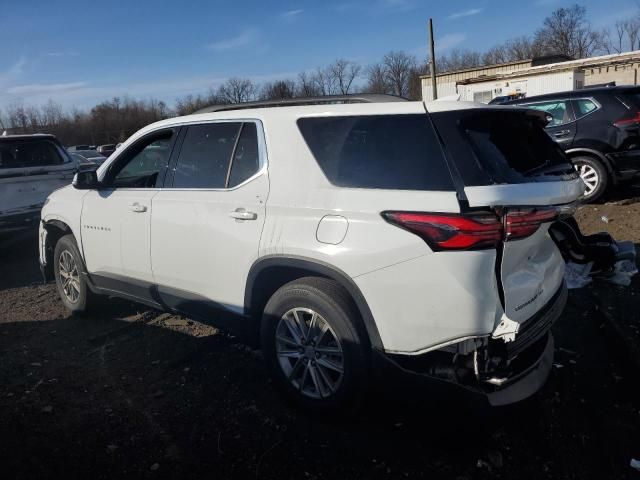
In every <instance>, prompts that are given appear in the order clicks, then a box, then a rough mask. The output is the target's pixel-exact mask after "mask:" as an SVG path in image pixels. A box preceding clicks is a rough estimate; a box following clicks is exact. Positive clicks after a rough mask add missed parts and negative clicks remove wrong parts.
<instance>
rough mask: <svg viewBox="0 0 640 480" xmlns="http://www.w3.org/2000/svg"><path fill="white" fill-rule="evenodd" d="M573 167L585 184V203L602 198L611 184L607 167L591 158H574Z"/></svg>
mask: <svg viewBox="0 0 640 480" xmlns="http://www.w3.org/2000/svg"><path fill="white" fill-rule="evenodd" d="M571 161H572V163H573V166H574V167H575V169H576V171H577V172H578V174H579V175H580V178H581V179H582V181H583V182H584V184H585V191H584V196H583V197H582V199H583V200H584V202H593V201H595V200H597V199H598V198H600V197H601V196H602V195H603V194H604V192H605V191H606V189H607V185H608V184H609V175H608V173H607V169H606V167H605V166H604V165H603V164H602V162H600V161H599V160H596V159H594V158H591V157H574V158H572V159H571Z"/></svg>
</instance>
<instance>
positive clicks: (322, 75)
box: [311, 67, 337, 95]
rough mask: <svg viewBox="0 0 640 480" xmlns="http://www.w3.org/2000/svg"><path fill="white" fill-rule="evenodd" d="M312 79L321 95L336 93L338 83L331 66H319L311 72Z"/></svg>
mask: <svg viewBox="0 0 640 480" xmlns="http://www.w3.org/2000/svg"><path fill="white" fill-rule="evenodd" d="M311 81H312V83H313V86H314V88H315V89H316V91H317V92H318V94H319V95H335V94H336V93H337V90H336V88H337V84H336V81H335V78H334V76H333V74H332V73H331V70H330V69H329V67H326V68H322V67H318V68H316V69H315V71H314V72H313V73H312V74H311Z"/></svg>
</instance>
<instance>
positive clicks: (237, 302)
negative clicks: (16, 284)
mask: <svg viewBox="0 0 640 480" xmlns="http://www.w3.org/2000/svg"><path fill="white" fill-rule="evenodd" d="M365 100H366V99H365ZM374 100H376V98H374ZM378 100H379V99H378ZM298 102H299V103H304V102H300V101H298ZM351 102H352V101H351V100H347V101H345V102H343V103H341V104H336V103H332V104H310V105H304V104H303V105H300V104H298V105H296V104H294V105H289V106H283V105H282V104H278V105H279V106H277V107H275V106H270V107H271V108H269V107H264V106H263V107H260V106H256V105H249V106H247V105H239V106H231V107H224V108H222V109H220V108H219V109H215V108H213V109H211V110H212V111H210V112H204V113H199V114H194V115H190V116H186V117H180V118H172V119H169V120H164V121H161V122H158V123H155V124H153V125H150V126H148V127H146V128H143V129H142V130H140V131H139V132H138V133H136V134H135V135H133V136H132V137H131V138H130V139H129V140H128V141H127V142H126V143H125V144H123V146H122V147H121V148H119V149H118V150H117V151H116V152H115V153H114V154H113V155H112V156H111V157H110V158H109V159H108V160H107V161H106V162H105V163H104V164H103V165H102V166H101V167H100V168H99V169H98V170H97V172H80V173H78V174H77V176H76V178H75V179H74V184H73V186H69V187H66V188H63V189H61V190H58V191H56V192H55V193H53V194H52V195H51V196H50V197H49V199H48V202H47V204H46V205H45V207H44V208H43V210H42V221H41V227H40V262H41V265H42V268H43V271H44V273H45V275H49V276H50V277H51V276H55V279H56V282H57V285H58V290H59V292H60V297H61V299H62V302H63V303H64V304H65V305H66V306H67V307H68V308H69V309H71V310H72V311H73V312H75V313H82V312H85V311H86V310H88V309H90V308H91V307H92V305H93V304H94V301H95V295H97V294H100V295H113V296H120V297H125V298H128V299H131V300H135V301H139V302H143V303H145V304H147V305H150V306H152V307H155V308H158V309H163V310H167V311H171V312H179V313H181V314H185V315H187V316H190V317H193V318H196V319H201V320H204V321H211V322H215V323H217V324H218V325H220V326H223V327H227V328H230V329H232V330H236V331H240V332H242V333H244V334H246V336H247V338H248V341H250V342H252V343H253V344H256V345H260V346H261V348H262V349H263V352H264V358H265V362H266V363H267V365H268V367H269V369H270V372H271V374H272V376H273V379H274V382H275V384H276V385H277V386H278V387H279V388H280V389H281V390H282V391H283V392H284V393H285V394H287V395H288V396H289V397H291V398H292V399H294V400H295V401H296V402H297V403H299V404H302V405H303V406H305V407H307V408H311V409H327V408H329V409H331V408H337V407H344V406H346V405H347V404H351V403H352V402H354V401H355V400H356V399H358V398H359V397H361V396H362V394H363V392H365V391H366V390H365V388H364V387H365V386H367V385H369V384H371V383H372V382H371V380H372V379H373V377H375V376H376V375H381V372H383V371H384V372H388V370H389V369H388V368H386V367H388V366H390V365H391V366H394V367H398V369H397V370H398V371H400V372H402V373H403V374H404V375H407V374H411V375H412V376H414V378H423V379H425V380H426V381H430V382H433V381H434V380H435V381H437V382H444V383H449V384H455V385H458V386H459V387H461V388H463V389H466V390H470V391H473V392H478V393H481V394H482V395H485V396H486V397H487V398H488V400H489V402H490V403H491V404H493V405H501V404H506V403H511V402H515V401H518V400H520V399H522V398H525V397H527V396H529V395H531V394H533V393H534V392H535V391H537V390H538V389H539V388H540V386H541V385H542V384H543V383H544V381H545V379H546V377H547V374H548V372H549V369H550V366H551V361H552V358H553V340H552V337H551V334H550V333H549V329H550V327H551V324H552V323H553V321H554V320H555V319H557V318H558V316H559V315H560V314H561V312H562V309H563V308H564V304H565V302H566V288H565V286H564V281H563V273H564V263H563V260H562V258H561V254H560V252H559V250H558V248H557V247H556V245H555V244H554V242H553V241H552V239H551V238H550V236H549V235H548V229H549V225H550V224H551V222H552V221H553V220H554V219H555V218H556V217H557V216H558V215H560V214H562V213H564V211H565V210H567V208H568V207H567V206H570V204H571V203H572V202H574V201H575V200H576V199H577V198H578V197H579V196H580V195H581V193H582V191H583V188H584V186H583V184H582V182H581V180H580V179H579V177H578V176H577V174H576V173H575V171H574V170H573V168H572V167H571V165H570V164H569V163H568V162H567V160H566V158H565V157H564V155H563V154H562V152H561V151H560V150H559V149H558V147H557V146H556V145H555V144H554V143H553V142H552V141H551V140H550V139H549V138H548V137H547V135H546V134H545V132H544V130H543V125H544V118H543V117H542V116H541V115H542V114H541V113H540V112H536V111H533V110H525V109H520V108H515V107H487V106H486V105H479V104H473V103H464V102H451V103H447V102H442V103H440V102H434V103H428V104H424V103H422V102H407V101H387V102H380V101H376V102H370V103H365V102H361V103H355V101H353V103H351ZM316 103H317V102H316ZM247 107H251V108H247ZM385 375H386V373H385ZM416 376H417V377H416Z"/></svg>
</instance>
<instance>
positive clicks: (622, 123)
mask: <svg viewBox="0 0 640 480" xmlns="http://www.w3.org/2000/svg"><path fill="white" fill-rule="evenodd" d="M613 124H614V125H615V126H616V127H628V126H631V125H637V124H640V112H636V114H635V115H634V116H633V117H627V118H621V119H620V120H616V121H615V122H613Z"/></svg>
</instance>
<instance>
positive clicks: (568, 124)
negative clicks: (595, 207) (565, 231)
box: [503, 86, 640, 201]
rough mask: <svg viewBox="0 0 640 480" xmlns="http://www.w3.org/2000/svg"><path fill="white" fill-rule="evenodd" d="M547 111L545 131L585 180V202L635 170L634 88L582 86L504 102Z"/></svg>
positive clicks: (639, 139)
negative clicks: (578, 88)
mask: <svg viewBox="0 0 640 480" xmlns="http://www.w3.org/2000/svg"><path fill="white" fill-rule="evenodd" d="M503 104H504V105H520V106H526V107H530V108H534V109H536V110H542V111H544V112H545V113H547V119H548V120H549V123H548V124H547V132H548V133H549V135H551V137H552V138H553V139H554V140H555V141H556V142H558V144H559V145H560V146H561V147H562V149H563V150H564V151H565V152H566V153H567V155H568V156H569V158H570V159H571V161H572V162H573V164H574V165H575V167H576V169H577V170H578V171H579V172H580V176H581V177H582V179H583V180H584V182H585V184H586V190H585V197H584V199H585V200H586V201H593V200H596V199H597V198H598V197H600V196H601V195H602V194H603V193H604V192H605V191H606V190H607V188H608V187H610V186H612V185H614V186H615V185H617V184H618V183H619V182H620V181H623V180H629V179H631V178H633V177H635V176H636V175H637V174H638V173H640V87H635V86H620V87H600V88H585V89H582V90H574V91H571V92H559V93H550V94H548V95H539V96H535V97H528V98H526V99H525V98H521V99H518V100H511V101H508V102H504V103H503Z"/></svg>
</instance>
